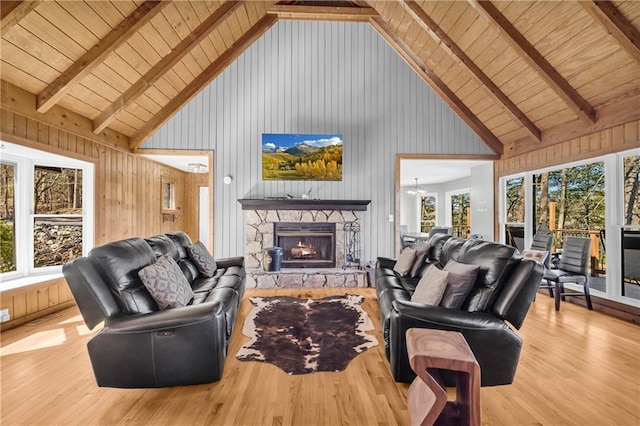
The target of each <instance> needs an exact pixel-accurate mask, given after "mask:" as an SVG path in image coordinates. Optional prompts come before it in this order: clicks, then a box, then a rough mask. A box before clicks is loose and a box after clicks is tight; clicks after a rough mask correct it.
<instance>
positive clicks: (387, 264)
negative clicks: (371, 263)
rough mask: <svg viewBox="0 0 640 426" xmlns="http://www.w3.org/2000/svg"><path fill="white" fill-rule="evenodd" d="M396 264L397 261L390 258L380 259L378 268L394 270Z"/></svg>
mask: <svg viewBox="0 0 640 426" xmlns="http://www.w3.org/2000/svg"><path fill="white" fill-rule="evenodd" d="M395 264H396V259H391V258H388V257H379V258H378V262H377V265H376V266H377V267H382V268H389V269H393V267H394V265H395Z"/></svg>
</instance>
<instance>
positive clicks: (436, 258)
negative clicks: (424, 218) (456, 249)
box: [428, 234, 451, 263]
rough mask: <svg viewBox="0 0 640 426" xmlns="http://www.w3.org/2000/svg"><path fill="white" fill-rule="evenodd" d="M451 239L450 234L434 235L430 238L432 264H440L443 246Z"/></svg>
mask: <svg viewBox="0 0 640 426" xmlns="http://www.w3.org/2000/svg"><path fill="white" fill-rule="evenodd" d="M449 238H451V235H449V234H433V235H432V236H431V238H429V244H431V251H430V253H429V256H428V257H429V259H430V260H431V261H432V262H436V263H438V262H440V253H441V252H442V246H443V245H444V243H446V242H447V240H448V239H449Z"/></svg>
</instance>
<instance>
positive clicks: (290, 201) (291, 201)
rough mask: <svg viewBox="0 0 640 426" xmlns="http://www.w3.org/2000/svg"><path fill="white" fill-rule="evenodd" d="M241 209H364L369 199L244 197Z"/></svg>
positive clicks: (240, 201) (241, 200)
mask: <svg viewBox="0 0 640 426" xmlns="http://www.w3.org/2000/svg"><path fill="white" fill-rule="evenodd" d="M238 202H239V203H240V204H241V205H242V210H359V211H366V210H367V206H368V205H369V203H371V200H311V199H307V198H282V199H281V198H244V199H240V200H238Z"/></svg>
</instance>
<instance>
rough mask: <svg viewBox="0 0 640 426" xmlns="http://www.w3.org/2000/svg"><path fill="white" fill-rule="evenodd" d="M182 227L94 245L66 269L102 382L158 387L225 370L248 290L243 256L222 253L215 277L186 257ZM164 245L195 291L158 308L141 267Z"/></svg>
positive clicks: (217, 374)
mask: <svg viewBox="0 0 640 426" xmlns="http://www.w3.org/2000/svg"><path fill="white" fill-rule="evenodd" d="M190 244H191V241H190V240H189V237H188V236H187V235H186V234H184V233H182V232H177V233H171V234H167V235H158V236H155V237H151V238H148V239H147V240H144V239H142V238H129V239H126V240H121V241H116V242H112V243H108V244H104V245H102V246H100V247H96V248H94V249H93V250H91V252H90V253H89V255H88V256H87V257H82V258H79V259H75V260H72V261H70V262H68V263H67V264H65V265H64V267H63V273H64V276H65V278H66V280H67V283H68V284H69V287H70V288H71V292H72V293H73V296H74V298H75V300H76V303H77V304H78V307H79V309H80V312H81V314H82V317H83V318H84V321H85V323H86V324H87V326H88V327H89V329H93V328H94V327H96V325H98V324H99V323H101V322H103V321H104V326H103V328H102V330H101V331H100V332H99V333H98V334H97V335H96V336H94V337H93V338H92V339H91V340H90V341H89V343H88V344H87V348H88V351H89V357H90V359H91V365H92V367H93V371H94V374H95V377H96V381H97V383H98V386H105V387H117V388H153V387H164V386H178V385H188V384H198V383H208V382H212V381H216V380H219V379H220V378H221V377H222V372H223V369H224V361H225V357H226V351H227V345H228V340H229V337H230V336H231V331H232V330H233V326H234V324H235V320H236V316H237V312H238V306H239V304H240V302H241V299H242V295H243V293H244V282H245V272H244V259H243V258H242V257H237V258H230V259H222V260H217V261H216V263H217V267H218V268H217V270H216V273H215V275H214V277H212V278H208V277H203V276H201V275H200V273H199V271H198V269H197V267H196V266H195V265H194V264H193V262H191V260H190V259H189V257H188V255H187V252H186V247H187V246H188V245H190ZM165 253H170V254H171V256H172V257H173V258H174V259H175V260H176V262H177V263H178V264H179V265H180V268H181V269H182V271H183V273H184V274H185V277H187V280H188V281H189V283H190V284H191V287H192V289H193V291H194V293H195V297H194V298H193V300H192V301H191V302H190V304H189V305H187V306H185V307H181V308H174V309H166V310H162V311H161V310H159V308H158V306H157V304H156V302H155V301H154V300H153V298H152V297H151V295H150V294H149V292H148V291H147V290H146V288H145V287H144V285H143V284H142V282H141V281H140V279H139V277H138V271H139V270H140V269H142V268H143V267H145V266H147V265H150V264H152V263H154V262H155V261H156V258H157V257H160V256H162V255H163V254H165Z"/></svg>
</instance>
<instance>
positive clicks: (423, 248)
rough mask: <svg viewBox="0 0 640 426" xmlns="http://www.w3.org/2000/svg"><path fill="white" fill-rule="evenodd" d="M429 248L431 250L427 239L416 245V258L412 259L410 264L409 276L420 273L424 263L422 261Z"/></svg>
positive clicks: (416, 275) (415, 275)
mask: <svg viewBox="0 0 640 426" xmlns="http://www.w3.org/2000/svg"><path fill="white" fill-rule="evenodd" d="M429 250H431V244H429V241H425V242H423V243H420V244H419V245H418V246H417V247H416V258H415V260H414V261H413V265H412V266H411V271H410V273H409V275H410V276H411V278H416V277H419V276H420V275H421V273H422V268H423V266H424V265H425V262H424V261H425V260H426V259H427V256H428V254H429Z"/></svg>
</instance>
